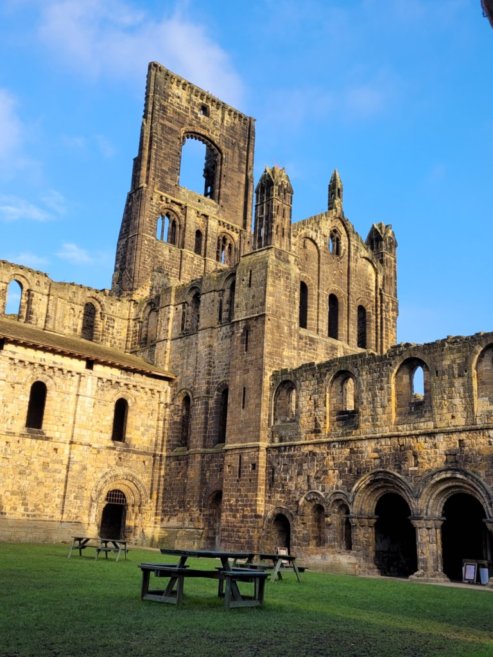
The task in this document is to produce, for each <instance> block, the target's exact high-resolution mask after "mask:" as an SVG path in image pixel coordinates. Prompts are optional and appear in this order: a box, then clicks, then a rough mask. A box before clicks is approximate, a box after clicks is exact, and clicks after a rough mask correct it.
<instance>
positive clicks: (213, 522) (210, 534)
mask: <svg viewBox="0 0 493 657" xmlns="http://www.w3.org/2000/svg"><path fill="white" fill-rule="evenodd" d="M222 501H223V494H222V491H220V490H218V491H216V492H215V493H213V494H212V495H211V497H210V500H209V508H208V509H207V514H206V527H205V541H204V547H205V548H208V549H210V550H216V549H218V548H219V547H220V546H221V507H222Z"/></svg>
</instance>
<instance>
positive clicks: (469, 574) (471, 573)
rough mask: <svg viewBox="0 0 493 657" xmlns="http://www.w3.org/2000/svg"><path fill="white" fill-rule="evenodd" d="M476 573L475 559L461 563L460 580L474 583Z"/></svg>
mask: <svg viewBox="0 0 493 657" xmlns="http://www.w3.org/2000/svg"><path fill="white" fill-rule="evenodd" d="M477 574H478V564H477V562H476V561H464V562H463V564H462V581H463V582H465V583H466V584H475V583H476V577H477Z"/></svg>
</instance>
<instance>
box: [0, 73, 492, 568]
mask: <svg viewBox="0 0 493 657" xmlns="http://www.w3.org/2000/svg"><path fill="white" fill-rule="evenodd" d="M254 134H255V129H254V120H253V119H251V118H249V117H247V116H245V115H243V114H241V113H240V112H238V111H237V110H235V109H233V108H232V107H229V106H228V105H226V104H225V103H223V102H221V101H220V100H218V99H217V98H214V97H213V96H211V95H210V94H209V93H207V92H205V91H203V90H201V89H199V88H197V87H195V86H194V85H192V84H190V83H189V82H187V81H185V80H183V79H182V78H180V77H178V76H177V75H175V74H173V73H171V72H170V71H168V70H167V69H165V68H164V67H162V66H161V65H159V64H157V63H152V64H150V66H149V73H148V80H147V89H146V98H145V109H144V117H143V122H142V130H141V137H140V145H139V151H138V155H137V157H136V159H135V161H134V168H133V175H132V182H131V189H130V192H129V194H128V197H127V201H126V207H125V212H124V216H123V221H122V225H121V230H120V235H119V239H118V245H117V252H116V265H115V273H114V276H113V283H112V288H111V290H94V289H90V288H87V287H83V286H80V285H75V284H69V283H57V282H54V281H52V280H50V279H49V278H48V277H47V276H46V275H45V274H43V273H41V272H38V271H34V270H31V269H28V268H26V267H22V266H18V265H14V264H10V263H8V262H4V261H2V262H1V263H0V310H1V311H2V315H1V317H0V397H1V401H2V403H1V405H0V449H1V461H0V462H1V477H2V490H1V492H0V538H1V539H2V540H9V541H24V540H25V541H28V540H29V541H59V540H67V539H69V538H70V536H71V535H73V534H78V533H82V534H95V533H99V532H100V533H104V534H106V535H114V536H119V535H120V534H124V535H125V536H126V538H127V539H128V540H130V541H135V542H137V543H140V544H147V545H158V544H159V545H168V546H171V547H172V546H174V545H179V546H180V547H187V546H188V547H211V546H215V545H221V546H223V547H225V548H242V549H257V550H258V549H262V550H271V549H273V548H274V547H276V546H281V545H284V546H288V547H289V548H290V549H291V550H293V551H295V552H296V553H297V554H298V555H300V556H303V558H304V561H306V562H311V563H318V564H319V565H320V566H325V567H328V568H332V569H339V570H341V571H346V572H354V573H381V574H389V575H401V576H410V575H415V576H421V577H423V578H428V579H443V578H446V577H449V578H452V579H458V578H460V572H461V560H462V558H463V557H467V558H472V559H490V560H491V557H492V554H491V551H492V547H491V546H492V536H491V535H492V531H493V495H492V486H493V334H478V335H474V336H472V337H468V338H463V337H460V338H447V339H446V340H441V341H438V342H436V343H433V344H426V345H411V344H400V345H396V344H395V341H396V321H397V294H396V240H395V236H394V234H393V232H392V229H391V227H390V226H386V225H384V224H381V223H376V224H373V225H372V226H371V228H370V231H369V234H368V237H367V238H366V240H365V241H364V240H363V239H361V237H360V236H359V235H358V234H357V233H356V232H355V230H354V228H353V226H352V224H351V223H350V221H349V220H348V219H347V218H346V217H345V215H344V210H343V186H342V182H341V179H340V177H339V174H338V173H337V172H334V173H333V175H332V177H331V179H330V183H329V187H328V208H327V210H326V211H324V212H322V213H321V214H318V215H316V216H313V217H310V218H308V219H305V220H303V221H298V222H296V223H292V220H291V209H292V195H293V189H292V186H291V183H290V180H289V177H288V175H287V173H286V171H285V170H284V169H281V168H279V167H272V168H266V169H265V171H264V173H263V175H262V176H261V178H260V180H259V182H258V184H257V186H256V188H255V191H254V187H253V175H252V173H253V151H254ZM190 139H191V140H198V141H199V142H201V143H202V144H203V149H204V174H203V175H204V193H203V194H197V193H194V192H192V191H190V190H188V189H186V188H185V187H183V186H180V184H179V183H180V167H181V157H182V151H183V148H184V147H185V145H186V144H187V142H188V140H190ZM253 202H254V203H253ZM252 214H253V218H254V221H253V224H254V228H253V231H252V230H251V219H252ZM15 289H17V290H18V291H19V292H20V293H21V301H20V304H19V308H18V312H17V313H15V314H14V315H13V314H7V302H8V297H9V296H10V295H13V294H14V293H15ZM9 307H10V306H9Z"/></svg>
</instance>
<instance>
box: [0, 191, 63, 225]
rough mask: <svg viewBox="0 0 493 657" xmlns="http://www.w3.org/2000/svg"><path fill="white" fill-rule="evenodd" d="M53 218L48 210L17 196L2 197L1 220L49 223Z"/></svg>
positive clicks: (0, 204) (0, 206) (0, 201)
mask: <svg viewBox="0 0 493 657" xmlns="http://www.w3.org/2000/svg"><path fill="white" fill-rule="evenodd" d="M52 218H53V216H52V215H51V214H50V212H48V211H47V210H46V209H44V208H42V207H40V206H39V205H34V204H33V203H30V202H29V201H26V200H25V199H23V198H19V197H17V196H0V220H1V221H5V222H11V221H23V220H28V221H49V220H50V219H52Z"/></svg>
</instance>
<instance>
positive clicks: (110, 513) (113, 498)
mask: <svg viewBox="0 0 493 657" xmlns="http://www.w3.org/2000/svg"><path fill="white" fill-rule="evenodd" d="M126 515H127V498H126V497H125V495H124V493H122V491H121V490H118V489H113V490H110V491H108V494H107V495H106V504H105V506H104V509H103V513H102V514H101V526H100V530H99V534H100V536H102V537H103V538H124V536H125V519H126Z"/></svg>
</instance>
